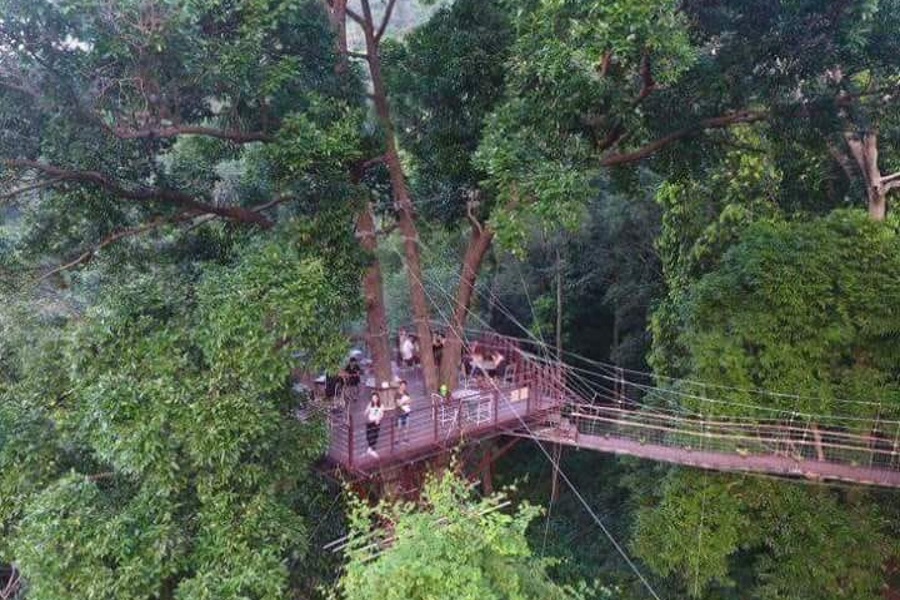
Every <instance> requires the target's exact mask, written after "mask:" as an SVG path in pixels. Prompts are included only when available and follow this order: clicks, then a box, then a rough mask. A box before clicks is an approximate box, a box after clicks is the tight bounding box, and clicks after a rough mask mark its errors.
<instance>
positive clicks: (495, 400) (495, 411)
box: [494, 389, 500, 427]
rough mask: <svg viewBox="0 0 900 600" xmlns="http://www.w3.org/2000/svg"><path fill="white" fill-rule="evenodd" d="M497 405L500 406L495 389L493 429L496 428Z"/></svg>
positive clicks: (498, 393)
mask: <svg viewBox="0 0 900 600" xmlns="http://www.w3.org/2000/svg"><path fill="white" fill-rule="evenodd" d="M499 404H500V391H499V390H496V389H495V390H494V427H496V426H497V420H498V415H497V412H498V405H499Z"/></svg>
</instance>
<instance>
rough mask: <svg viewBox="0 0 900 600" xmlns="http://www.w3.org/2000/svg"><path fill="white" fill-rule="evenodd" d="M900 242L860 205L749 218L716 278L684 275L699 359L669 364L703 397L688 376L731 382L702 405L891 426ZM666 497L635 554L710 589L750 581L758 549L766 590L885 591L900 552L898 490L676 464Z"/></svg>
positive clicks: (759, 575)
mask: <svg viewBox="0 0 900 600" xmlns="http://www.w3.org/2000/svg"><path fill="white" fill-rule="evenodd" d="M723 222H724V221H723ZM734 222H739V221H734ZM726 231H727V230H726ZM897 235H898V232H897V229H896V226H895V225H894V224H893V223H877V222H873V221H872V220H871V219H868V218H867V217H866V216H865V215H864V214H863V213H862V212H861V211H852V210H838V211H834V212H832V213H830V214H828V215H827V216H825V217H821V218H818V219H813V220H802V221H792V220H787V219H785V218H783V217H780V216H777V215H776V216H772V217H769V218H761V219H759V220H757V221H756V222H753V223H750V224H744V225H743V226H742V227H741V228H740V229H739V233H738V234H737V236H736V238H734V239H733V241H732V242H731V243H730V244H729V245H730V247H727V249H726V250H724V252H722V253H710V254H707V257H717V258H715V261H714V262H712V263H710V266H708V269H709V271H708V272H707V273H706V274H704V275H702V276H700V277H699V279H696V278H693V279H692V278H690V277H687V278H685V279H684V281H685V282H686V284H685V292H684V294H683V295H682V296H681V297H680V300H679V303H680V304H679V312H680V314H681V315H682V317H683V320H682V321H681V322H680V325H679V326H678V327H677V329H676V330H675V332H676V333H675V335H676V339H675V341H674V347H677V348H679V349H680V351H682V352H684V353H685V354H684V356H683V357H677V356H676V355H674V354H671V353H669V354H658V355H657V359H659V360H663V359H665V357H673V358H671V360H670V362H669V363H668V364H666V363H658V365H657V368H659V369H660V370H661V371H663V372H675V373H678V374H679V375H680V376H683V377H684V378H685V381H684V382H682V383H676V384H674V385H675V386H676V389H680V390H681V391H686V392H687V393H688V395H691V394H693V395H698V394H700V395H702V394H704V390H707V389H708V388H705V387H702V385H698V384H693V383H689V381H701V382H704V384H707V385H711V386H724V387H721V388H719V387H716V388H715V389H716V397H717V399H719V400H720V401H722V402H720V403H716V404H709V403H705V402H704V403H702V407H701V406H700V405H699V404H694V402H693V401H692V400H691V399H690V398H685V399H684V400H683V403H684V404H685V405H687V406H689V407H693V408H695V409H699V410H702V411H703V414H726V415H729V416H735V415H739V416H743V417H746V416H748V414H749V415H750V416H757V417H759V418H772V413H771V412H770V411H771V410H781V411H788V412H791V411H797V413H799V414H800V415H806V414H816V415H823V416H822V417H818V419H819V420H824V421H825V422H829V423H831V422H832V421H830V420H829V417H835V418H836V419H839V418H841V417H847V416H849V417H858V418H859V417H863V418H866V419H871V420H872V421H874V422H875V423H876V425H875V426H876V428H877V427H878V425H877V423H878V419H888V418H896V416H897V415H898V414H900V371H898V369H897V365H898V362H897V356H898V354H897V353H898V349H900V345H898V344H897V332H898V331H900V321H898V318H897V311H896V306H895V305H894V304H893V303H891V302H885V301H884V299H886V298H894V297H896V294H897V293H898V292H900V289H896V288H897V281H898V279H897V278H898V275H900V253H898V248H900V246H898V244H897ZM721 239H723V238H719V240H721ZM716 241H718V240H716ZM713 247H714V246H713ZM707 248H709V247H707ZM682 256H692V257H694V258H697V259H699V258H701V256H702V255H701V254H700V253H698V252H695V251H692V252H690V253H686V254H684V255H682ZM687 264H689V263H685V265H687ZM698 264H699V263H698V262H694V263H692V264H691V267H692V268H696V267H697V266H698ZM754 390H768V391H769V392H767V393H759V392H756V391H754ZM771 392H775V393H771ZM848 400H849V401H848ZM748 405H757V406H761V407H762V408H760V409H759V410H756V411H754V410H749V411H748V408H747V407H748ZM797 418H798V419H801V420H804V421H805V420H808V419H809V417H805V416H800V417H797ZM872 421H866V423H867V424H870V423H871V422H872ZM833 424H835V425H840V426H842V427H854V426H855V422H849V423H848V422H841V421H838V420H834V421H833ZM876 435H877V433H876ZM660 496H661V497H660V498H659V499H658V502H657V503H654V504H653V505H652V507H647V508H645V509H644V510H643V511H642V512H641V513H640V514H639V520H638V527H637V531H636V541H635V547H636V549H637V550H638V552H639V554H640V555H641V556H642V557H643V558H644V559H645V560H646V561H647V562H648V564H650V565H651V566H652V567H653V568H654V569H655V570H656V571H657V572H659V573H660V574H662V575H676V576H677V577H678V578H679V579H680V580H682V581H683V583H684V584H685V585H686V586H687V588H688V590H689V591H690V593H691V594H692V595H694V596H698V597H699V596H701V595H702V594H703V593H704V592H705V590H707V588H708V587H709V586H710V585H718V586H726V587H728V586H732V585H735V582H734V572H735V570H736V569H737V567H736V565H735V563H736V562H738V561H740V562H747V561H750V560H751V557H752V569H751V572H750V573H749V574H747V575H745V579H746V580H745V581H744V582H743V583H742V585H743V586H745V587H746V586H753V588H754V590H755V592H754V593H755V594H757V595H758V596H759V597H761V598H773V599H774V598H785V597H798V598H802V597H809V598H817V597H818V598H821V597H831V598H871V597H874V596H876V595H877V594H878V593H879V590H880V589H881V588H882V585H883V584H884V570H883V568H882V565H883V563H884V562H885V561H888V560H890V558H891V557H893V556H896V555H897V553H898V551H900V548H898V546H897V544H896V543H895V542H894V538H893V532H892V531H891V530H890V527H889V525H888V521H887V519H886V518H885V517H884V516H883V515H885V514H889V513H888V511H889V507H890V506H891V505H892V503H893V499H891V498H890V497H889V496H883V495H881V494H879V493H878V492H877V491H873V492H865V491H862V490H856V491H853V492H848V493H844V492H842V491H840V490H837V489H828V488H825V487H822V488H816V487H805V486H799V485H797V484H794V485H791V484H788V483H781V484H779V483H776V482H770V481H765V480H763V481H760V480H757V479H754V478H752V477H738V476H729V475H702V474H699V473H695V472H690V471H683V470H673V471H672V472H671V473H670V474H669V477H668V479H667V483H666V485H665V486H664V487H663V489H662V493H661V494H660ZM837 548H841V549H842V550H841V551H837V550H836V549H837Z"/></svg>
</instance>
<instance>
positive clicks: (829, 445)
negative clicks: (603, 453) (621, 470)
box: [563, 403, 900, 471]
mask: <svg viewBox="0 0 900 600" xmlns="http://www.w3.org/2000/svg"><path fill="white" fill-rule="evenodd" d="M563 415H564V418H565V419H566V420H567V421H568V424H569V425H570V426H573V427H572V434H573V435H574V436H575V438H576V439H575V443H576V445H577V438H578V436H602V437H610V438H618V439H627V440H631V441H636V442H639V443H641V444H652V445H656V446H667V447H673V448H680V449H686V448H687V449H693V450H703V451H708V452H718V453H727V454H737V455H741V456H747V455H751V454H752V455H772V454H777V455H782V456H791V457H794V458H798V459H806V460H819V461H827V462H831V463H837V464H845V465H849V466H877V467H878V468H880V469H887V470H892V471H900V437H894V438H893V439H891V438H890V437H886V436H880V435H872V434H869V435H863V434H858V435H857V434H849V433H846V432H834V431H829V430H827V429H820V428H818V427H816V426H814V425H813V426H811V427H810V428H808V429H805V430H801V431H798V430H797V428H793V427H788V426H778V425H774V424H770V425H768V426H767V428H766V429H765V430H764V432H763V430H760V429H759V428H757V427H756V426H755V425H752V424H747V423H740V422H738V423H729V422H727V421H723V420H717V421H707V420H701V419H690V418H680V417H676V416H672V415H659V414H651V413H646V412H644V411H634V410H627V409H621V408H616V407H609V406H598V405H592V404H578V403H573V404H570V405H569V406H567V407H566V409H564V411H563ZM763 433H765V435H764V434H763Z"/></svg>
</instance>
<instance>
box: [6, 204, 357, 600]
mask: <svg viewBox="0 0 900 600" xmlns="http://www.w3.org/2000/svg"><path fill="white" fill-rule="evenodd" d="M348 216H349V215H348ZM348 220H349V219H348ZM315 235H316V232H315V231H314V230H311V229H310V228H309V226H298V225H294V226H293V227H288V228H286V229H285V230H284V231H282V232H281V235H280V239H277V240H272V239H269V240H265V241H263V240H251V241H249V242H246V244H248V245H247V246H245V247H242V248H241V249H240V252H238V253H237V258H234V259H232V260H230V261H225V262H224V263H223V264H219V265H208V266H206V267H204V268H202V269H201V270H200V272H199V273H197V272H195V273H194V274H193V276H190V275H189V276H187V277H185V274H184V273H183V272H181V273H180V272H179V269H178V266H177V265H175V266H170V267H165V266H158V267H155V268H152V269H151V270H149V272H145V273H143V274H141V273H138V272H136V271H135V270H132V271H131V272H130V273H129V274H128V276H127V277H123V278H122V279H121V280H119V281H120V283H119V284H118V285H112V284H109V285H107V286H105V287H104V289H103V296H104V297H103V299H102V300H99V301H98V302H96V303H95V304H94V305H93V306H92V307H91V308H90V309H89V310H88V311H87V313H86V314H84V315H80V316H79V317H78V318H77V319H72V320H68V319H66V320H62V321H59V320H57V321H58V322H57V323H53V322H51V323H49V324H44V326H43V327H41V328H38V329H37V330H35V331H30V332H28V335H29V336H32V337H34V336H36V335H40V336H41V337H39V338H38V339H39V340H40V341H41V343H40V344H39V347H40V348H41V349H42V351H41V352H35V351H34V350H31V349H29V348H28V346H27V345H25V344H23V345H21V346H16V347H15V348H14V354H13V358H15V359H16V360H15V361H14V366H15V369H14V372H13V373H12V374H11V375H13V376H12V377H10V378H9V379H6V380H5V381H4V383H3V389H2V394H3V406H4V412H3V414H2V419H0V431H2V433H3V435H0V464H3V465H4V469H3V474H2V478H0V490H2V492H3V497H4V499H5V500H6V499H10V500H12V502H11V503H10V504H7V502H4V503H3V506H4V510H3V512H2V514H0V517H2V518H3V521H2V523H0V526H2V528H3V531H4V536H3V546H2V547H0V551H2V553H3V559H4V560H5V561H7V562H12V563H14V564H16V565H17V567H18V569H19V570H20V571H21V573H22V575H23V578H24V580H25V581H26V582H27V589H28V595H29V597H34V598H38V599H40V598H44V599H63V598H75V597H79V598H81V597H94V598H141V599H145V598H149V597H162V598H185V599H187V598H193V599H199V598H248V597H249V598H283V597H284V596H285V595H286V594H288V593H289V591H290V590H291V589H292V588H295V587H296V588H302V587H306V586H305V585H304V583H303V582H304V580H307V579H311V578H313V577H314V573H313V572H310V571H309V570H304V558H305V557H306V556H307V555H308V553H309V552H310V550H311V549H310V547H309V545H308V544H309V531H310V528H309V524H310V520H309V517H311V516H312V514H311V512H312V511H313V510H314V509H315V507H316V506H317V503H319V502H321V498H320V497H319V496H320V494H321V492H319V491H317V490H318V489H320V484H319V483H318V482H317V481H316V480H315V478H314V477H313V475H312V473H311V469H310V466H311V464H312V463H313V462H314V461H316V460H317V459H318V458H319V456H320V455H321V453H322V451H323V450H324V447H325V444H326V443H327V432H326V430H325V426H324V423H323V422H322V419H321V418H312V419H309V420H307V421H302V420H299V419H298V418H297V417H296V415H295V408H296V398H294V397H292V395H291V393H290V391H289V374H290V370H291V368H292V367H293V364H294V359H293V358H292V356H293V355H294V354H295V353H301V354H303V355H304V356H305V357H306V360H307V361H308V364H309V365H310V367H311V368H325V367H329V368H334V367H335V366H336V365H337V364H339V361H340V360H341V359H342V358H343V356H344V353H345V352H346V341H345V340H344V339H342V336H341V335H340V323H341V322H342V320H343V319H344V318H346V316H347V315H348V314H352V313H353V312H354V311H355V310H356V308H357V304H356V299H357V295H356V294H355V293H353V292H354V290H356V288H357V285H358V281H359V269H358V265H354V264H352V263H350V264H345V267H344V268H343V269H341V268H339V265H338V264H336V263H334V262H333V261H332V257H329V256H328V255H327V254H326V255H322V254H317V253H316V252H314V251H311V248H313V246H311V245H310V241H311V240H312V239H313V238H314V236H315ZM54 339H55V340H58V341H57V342H55V343H54V342H52V341H51V340H54ZM35 354H36V355H37V356H36V357H34V355H35ZM35 358H39V359H40V361H41V362H38V363H35ZM38 367H43V368H38ZM50 368H52V370H51V371H47V370H46V369H50ZM48 372H51V373H58V374H59V375H58V376H57V378H56V379H48V378H47V376H46V374H47V373H48ZM7 407H9V408H8V410H7ZM313 415H315V413H313ZM298 580H299V581H298Z"/></svg>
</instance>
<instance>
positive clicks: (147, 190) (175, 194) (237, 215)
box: [2, 159, 273, 229]
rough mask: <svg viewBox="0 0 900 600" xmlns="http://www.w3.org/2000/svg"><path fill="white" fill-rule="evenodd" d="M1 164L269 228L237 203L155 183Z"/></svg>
mask: <svg viewBox="0 0 900 600" xmlns="http://www.w3.org/2000/svg"><path fill="white" fill-rule="evenodd" d="M2 164H3V165H4V166H6V167H9V168H12V169H33V170H35V171H38V172H40V173H44V174H46V175H49V176H51V177H53V178H55V179H57V180H59V181H75V182H78V183H85V184H91V185H96V186H98V187H100V188H102V189H103V190H105V191H107V192H109V193H110V194H112V195H113V196H117V197H119V198H124V199H126V200H136V201H139V202H142V201H153V200H156V201H159V202H163V203H165V204H170V205H173V206H178V207H181V208H184V209H187V210H193V211H195V212H198V213H210V214H214V215H218V216H220V217H224V218H226V219H230V220H232V221H236V222H239V223H247V224H254V225H258V226H260V227H262V228H264V229H268V228H269V227H271V226H272V225H273V223H272V221H270V220H269V219H268V218H266V217H264V216H262V215H260V214H258V213H257V212H254V211H252V210H250V209H247V208H243V207H240V206H216V205H214V204H209V203H207V202H201V201H199V200H197V199H196V198H194V197H193V196H192V195H190V194H186V193H184V192H179V191H177V190H169V189H164V188H155V187H141V188H135V189H128V188H125V187H122V186H121V185H120V184H118V183H117V182H115V181H114V180H112V179H111V178H109V177H108V176H106V175H104V174H103V173H100V172H98V171H77V170H69V169H63V168H60V167H57V166H54V165H48V164H46V163H42V162H39V161H34V160H21V159H16V160H4V161H2Z"/></svg>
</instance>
